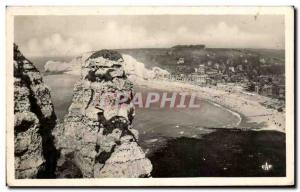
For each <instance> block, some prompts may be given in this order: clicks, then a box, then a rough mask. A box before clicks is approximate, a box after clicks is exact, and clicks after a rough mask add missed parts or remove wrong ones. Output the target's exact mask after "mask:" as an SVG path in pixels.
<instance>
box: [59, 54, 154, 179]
mask: <svg viewBox="0 0 300 192" xmlns="http://www.w3.org/2000/svg"><path fill="white" fill-rule="evenodd" d="M123 67H124V60H123V58H122V55H120V54H119V53H118V52H116V51H110V50H101V51H97V52H94V53H93V54H92V55H90V56H89V57H88V58H87V59H86V60H85V62H84V63H83V64H82V66H81V79H80V80H79V82H77V83H76V84H75V86H74V97H73V100H72V104H71V106H70V107H69V110H68V114H67V115H66V116H65V118H64V122H63V123H61V124H59V125H57V126H56V128H55V131H54V132H53V135H54V136H55V145H56V147H57V149H58V150H59V151H60V158H59V159H58V162H57V170H56V174H57V176H58V177H60V178H76V177H86V178H93V177H95V178H97V177H149V176H150V173H151V171H152V164H151V162H150V161H149V160H148V159H147V158H146V157H145V153H144V152H143V150H142V149H141V147H140V146H139V145H138V144H137V140H138V131H137V130H134V129H133V128H132V126H131V124H132V120H133V117H134V106H133V104H131V102H130V101H131V100H132V97H133V92H132V83H131V82H130V81H129V80H128V79H127V77H126V74H125V72H124V68H123ZM117 95H124V96H126V97H125V98H127V99H124V100H122V102H120V101H119V102H118V98H117ZM116 102H118V103H117V105H116Z"/></svg>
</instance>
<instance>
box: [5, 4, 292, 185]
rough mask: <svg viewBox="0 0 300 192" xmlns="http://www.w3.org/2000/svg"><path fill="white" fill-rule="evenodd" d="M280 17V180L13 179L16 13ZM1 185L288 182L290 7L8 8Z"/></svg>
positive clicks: (290, 76)
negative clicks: (282, 41)
mask: <svg viewBox="0 0 300 192" xmlns="http://www.w3.org/2000/svg"><path fill="white" fill-rule="evenodd" d="M162 14H170V15H186V14H189V15H226V14H230V15H256V14H261V15H284V16H285V43H286V44H285V46H286V59H285V61H286V65H285V66H286V111H287V112H286V153H287V154H286V160H287V164H286V170H287V176H286V177H268V178H266V177H258V178H255V177H254V178H253V177H251V178H249V177H241V178H237V177H235V178H229V177H226V178H224V177H223V178H221V177H209V178H208V177H203V178H200V177H199V178H195V177H194V178H147V179H144V178H130V179H129V178H99V179H23V180H21V179H15V178H14V153H13V151H14V139H13V138H14V131H13V124H14V114H13V107H12V106H13V64H12V63H13V34H14V33H13V31H14V29H13V26H14V25H13V17H14V16H16V15H162ZM6 26H7V28H6V56H7V58H6V63H7V65H6V69H7V70H6V91H7V93H6V94H7V95H6V96H7V98H6V102H7V109H6V110H7V118H6V125H7V129H6V131H7V135H6V145H7V146H6V147H7V148H6V150H7V151H6V155H7V162H6V163H7V164H6V169H7V184H8V185H9V186H252V185H255V186H283V185H293V184H294V9H293V8H292V7H221V6H219V7H8V8H6Z"/></svg>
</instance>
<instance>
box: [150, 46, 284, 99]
mask: <svg viewBox="0 0 300 192" xmlns="http://www.w3.org/2000/svg"><path fill="white" fill-rule="evenodd" d="M173 48H174V47H173ZM188 48H189V49H194V50H195V49H196V50H197V51H198V52H200V53H201V52H202V55H201V56H200V57H198V58H197V59H198V60H199V61H200V62H199V64H197V63H196V62H195V59H194V60H192V61H191V58H188V57H186V56H185V57H178V58H177V61H176V64H175V68H174V67H173V69H174V70H172V72H171V73H170V74H159V73H156V77H155V78H156V79H165V80H170V81H178V82H186V83H191V84H195V85H199V86H216V85H217V84H228V83H233V84H235V85H240V86H242V87H243V88H244V90H245V91H247V92H255V93H257V94H260V95H263V96H267V97H271V98H276V99H279V100H283V101H284V100H285V76H284V65H283V64H281V63H280V62H282V61H279V59H277V58H268V57H266V58H265V57H262V56H261V55H259V54H254V53H251V52H247V51H240V50H239V52H238V54H237V53H236V52H237V51H236V50H234V51H232V52H231V53H227V54H226V55H225V54H224V53H222V55H221V54H220V55H218V52H216V51H215V52H213V51H207V50H206V49H205V46H195V47H193V46H188ZM178 49H179V50H180V51H181V50H182V49H183V46H176V47H175V48H174V49H173V52H172V51H170V52H169V54H171V55H172V54H174V53H175V54H176V51H177V52H178ZM219 52H220V51H219ZM203 53H204V54H205V55H203ZM177 55H178V54H177ZM199 58H200V59H199ZM173 66H174V65H173Z"/></svg>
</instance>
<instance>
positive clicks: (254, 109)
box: [137, 80, 285, 132]
mask: <svg viewBox="0 0 300 192" xmlns="http://www.w3.org/2000/svg"><path fill="white" fill-rule="evenodd" d="M137 82H138V84H139V85H140V86H145V87H151V88H155V89H161V90H167V91H175V90H176V91H182V92H188V93H196V95H197V97H199V98H201V99H205V100H208V101H210V102H212V103H214V104H217V105H220V106H223V107H225V108H227V109H228V110H230V111H231V112H232V113H233V114H235V115H237V114H236V113H238V114H239V115H240V116H241V118H242V119H241V122H240V123H239V125H237V126H236V128H241V129H251V130H275V131H280V132H285V111H284V110H283V111H282V112H279V111H278V110H277V109H274V108H268V107H267V106H265V105H263V103H274V102H275V101H274V100H273V99H271V98H268V97H264V96H261V95H257V94H252V93H247V92H245V91H243V90H242V89H241V87H239V86H236V87H235V86H229V85H220V86H216V87H200V86H196V85H192V84H187V83H181V82H170V81H161V80H159V81H158V80H151V81H145V80H139V81H137Z"/></svg>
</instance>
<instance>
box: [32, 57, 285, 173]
mask: <svg viewBox="0 0 300 192" xmlns="http://www.w3.org/2000/svg"><path fill="white" fill-rule="evenodd" d="M71 59H72V58H49V57H47V58H46V57H45V58H30V60H31V61H32V62H33V63H34V64H35V66H36V67H37V68H38V69H39V70H40V71H41V72H42V73H43V70H44V68H43V66H44V64H45V63H46V62H47V61H48V60H52V61H70V60H71ZM43 74H44V73H43ZM79 78H80V77H79V76H74V75H69V74H48V75H47V74H44V82H45V84H46V85H47V86H48V87H49V89H50V90H51V97H52V101H53V103H54V107H55V112H56V114H57V117H58V118H59V120H60V121H61V120H63V117H64V115H66V113H67V111H68V107H69V106H70V104H71V101H72V97H73V87H74V84H75V82H76V81H78V80H79ZM134 90H135V91H138V92H142V93H147V92H157V91H161V92H162V91H163V90H152V89H149V88H146V87H139V86H136V85H135V86H134ZM198 102H199V103H200V106H201V107H199V108H195V109H184V110H175V109H173V110H172V109H165V108H147V109H145V108H136V112H135V113H136V115H135V118H134V120H133V127H134V129H136V130H138V131H139V140H138V142H139V144H140V146H141V147H142V148H143V150H144V151H145V153H146V156H147V157H148V158H149V159H150V160H151V162H152V164H153V171H152V176H153V177H227V176H228V177H265V176H270V177H281V176H285V175H286V163H285V162H286V156H285V154H286V148H285V134H284V133H281V132H277V131H253V130H245V129H239V128H237V124H238V123H239V121H240V119H239V117H238V116H236V115H235V114H234V113H231V112H230V110H227V109H225V108H223V107H222V106H218V105H214V104H212V103H210V102H208V101H205V100H198Z"/></svg>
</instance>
